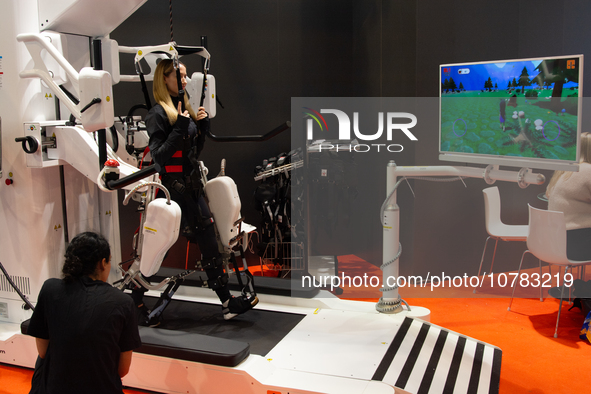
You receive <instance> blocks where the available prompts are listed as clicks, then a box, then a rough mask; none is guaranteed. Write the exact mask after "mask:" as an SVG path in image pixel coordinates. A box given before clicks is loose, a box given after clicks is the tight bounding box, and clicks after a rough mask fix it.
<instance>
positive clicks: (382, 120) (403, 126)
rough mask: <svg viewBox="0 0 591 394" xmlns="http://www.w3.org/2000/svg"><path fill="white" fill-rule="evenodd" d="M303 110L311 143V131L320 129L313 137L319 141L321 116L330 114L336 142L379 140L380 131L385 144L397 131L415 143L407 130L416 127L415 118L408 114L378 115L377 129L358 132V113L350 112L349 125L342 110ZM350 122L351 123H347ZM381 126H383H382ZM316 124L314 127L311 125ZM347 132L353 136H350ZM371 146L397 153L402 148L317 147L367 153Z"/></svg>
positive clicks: (322, 127) (324, 127)
mask: <svg viewBox="0 0 591 394" xmlns="http://www.w3.org/2000/svg"><path fill="white" fill-rule="evenodd" d="M303 108H304V110H305V111H304V118H306V136H307V139H308V141H312V140H314V137H315V134H314V128H316V129H319V130H320V135H319V134H316V138H322V134H323V132H324V133H325V132H327V131H328V124H327V122H326V119H325V117H324V116H323V115H322V114H331V115H334V116H336V120H337V122H338V132H339V141H343V142H351V137H352V135H353V139H357V140H361V141H375V140H377V139H379V138H381V137H382V135H383V134H384V129H385V131H386V138H387V140H388V141H392V137H393V135H394V133H395V132H399V131H401V132H402V133H404V135H406V137H408V139H409V140H411V141H417V140H418V139H417V137H416V136H415V135H414V134H413V133H412V132H411V131H410V130H409V129H411V128H413V127H414V126H416V124H417V117H416V116H415V115H413V114H411V113H408V112H386V113H384V112H378V113H377V117H378V126H377V131H375V132H374V131H373V130H372V131H371V133H368V130H363V133H362V130H361V128H360V126H359V123H360V122H359V118H360V116H359V112H353V122H351V118H350V117H349V115H347V114H346V113H345V112H344V111H341V110H338V109H321V110H320V112H318V111H316V110H314V109H312V108H309V107H303ZM404 119H406V120H407V122H402V120H404ZM351 123H352V124H351ZM384 124H385V126H384ZM315 125H316V126H315ZM351 131H352V132H353V133H351ZM372 147H375V148H377V151H378V152H379V151H380V147H385V148H386V149H387V150H388V151H389V152H401V151H402V149H403V147H402V145H400V144H390V145H386V144H370V145H368V144H359V143H358V144H356V145H348V147H347V145H345V146H343V145H338V146H334V145H333V144H331V143H326V142H324V143H322V144H321V146H320V147H319V148H320V150H322V149H337V150H348V151H350V152H352V151H355V152H369V151H370V150H372Z"/></svg>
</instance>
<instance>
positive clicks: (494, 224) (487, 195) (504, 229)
mask: <svg viewBox="0 0 591 394" xmlns="http://www.w3.org/2000/svg"><path fill="white" fill-rule="evenodd" d="M482 193H483V194H484V221H485V224H486V232H487V233H488V238H487V239H486V242H485V243H484V250H483V251H482V258H481V259H480V267H479V268H478V276H480V272H481V271H482V263H483V262H484V255H485V254H486V248H487V246H488V241H489V240H490V239H494V240H495V249H494V251H493V257H492V261H491V263H490V271H489V273H491V272H492V269H493V264H494V263H495V255H496V253H497V244H498V243H499V240H501V241H521V242H525V241H526V240H527V228H528V226H527V225H510V224H505V223H503V222H502V221H501V196H500V195H499V188H498V187H496V186H494V187H489V188H487V189H484V190H483V191H482ZM474 293H476V290H474Z"/></svg>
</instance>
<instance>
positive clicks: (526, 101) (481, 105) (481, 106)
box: [441, 88, 578, 161]
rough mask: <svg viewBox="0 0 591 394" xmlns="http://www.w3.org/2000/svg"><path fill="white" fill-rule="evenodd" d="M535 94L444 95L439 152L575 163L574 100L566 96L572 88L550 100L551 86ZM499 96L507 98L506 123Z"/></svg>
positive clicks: (575, 119)
mask: <svg viewBox="0 0 591 394" xmlns="http://www.w3.org/2000/svg"><path fill="white" fill-rule="evenodd" d="M525 92H526V94H527V92H528V90H526V91H525ZM535 93H537V97H532V96H535ZM535 93H534V91H533V90H532V92H530V93H529V94H527V96H529V97H526V95H524V94H523V93H521V90H519V91H517V90H514V91H512V92H510V93H509V92H507V91H505V90H500V91H496V92H495V91H493V92H486V91H485V92H481V91H463V92H460V93H447V94H446V93H443V94H442V97H441V150H442V151H447V152H463V153H477V154H486V155H495V156H521V157H528V158H529V157H533V158H536V157H537V158H546V159H556V160H569V161H575V160H576V137H577V136H576V131H577V100H578V99H577V98H576V97H568V96H569V95H573V94H576V91H573V90H571V89H567V88H565V89H563V91H562V98H551V97H550V96H551V95H552V90H551V89H536V90H535ZM513 95H516V97H512V96H513ZM501 99H508V100H509V101H506V108H505V122H504V124H502V123H501V122H500V119H499V115H500V101H501ZM503 126H504V130H503Z"/></svg>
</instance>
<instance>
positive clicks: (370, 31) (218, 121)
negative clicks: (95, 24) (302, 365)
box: [111, 0, 591, 275]
mask: <svg viewBox="0 0 591 394" xmlns="http://www.w3.org/2000/svg"><path fill="white" fill-rule="evenodd" d="M168 12H169V10H168V2H165V1H157V0H149V1H148V2H147V3H146V4H145V5H143V6H142V7H141V8H140V9H139V10H138V11H137V12H136V13H135V14H133V15H132V16H131V17H130V18H129V19H127V20H126V21H125V23H123V24H122V25H121V26H120V27H119V28H117V29H116V30H115V31H114V32H113V33H112V34H111V38H113V39H115V40H117V41H118V42H119V44H120V45H127V46H136V45H138V46H139V45H156V44H163V43H166V42H168V41H169V40H170V28H169V13H168ZM590 16H591V2H588V1H585V0H568V1H566V0H497V1H494V2H493V1H490V0H446V1H440V0H390V1H386V0H382V1H380V0H361V1H343V0H322V1H318V0H316V1H312V0H306V1H295V0H250V1H244V0H241V1H238V0H230V1H188V0H174V1H173V18H174V39H175V41H177V43H179V44H182V45H199V42H200V39H199V37H200V36H202V35H206V36H207V37H208V43H209V50H210V52H211V54H212V65H211V70H210V72H211V73H212V74H213V75H215V77H216V82H217V93H218V97H219V98H220V100H221V101H222V103H223V104H224V106H225V109H221V108H218V115H217V117H216V118H214V119H213V120H212V127H213V132H214V134H219V135H249V134H262V133H264V132H266V131H268V130H270V129H272V128H274V127H275V126H278V125H279V124H281V123H283V122H285V121H286V120H288V119H289V118H290V99H291V97H360V96H361V97H380V96H382V97H436V96H438V92H439V74H438V70H439V69H438V66H439V65H440V64H444V63H459V62H469V61H485V60H497V59H498V60H501V59H516V58H523V57H541V56H556V55H570V54H579V53H582V54H584V55H589V56H591V53H590V51H591V47H590V45H589V44H590V43H591V27H589V26H588V23H586V22H587V20H588V18H589V17H590ZM589 56H588V58H591V57H589ZM123 59H125V58H123ZM132 62H133V60H132V57H131V56H129V60H128V62H127V63H126V64H125V65H124V64H122V72H126V73H133V67H132ZM188 66H189V72H192V71H196V70H197V68H198V65H197V64H195V65H192V64H191V63H189V64H188ZM590 72H591V68H590V67H587V69H586V72H585V80H590V79H589V78H590V77H591V76H589V73H590ZM150 89H151V87H150ZM114 92H115V97H116V103H115V104H116V112H117V113H118V114H125V113H126V112H127V110H128V109H129V108H130V107H131V106H132V105H133V104H137V103H141V102H143V98H142V94H141V89H140V87H139V84H138V85H136V84H129V83H120V84H119V85H117V86H115V87H114ZM405 149H408V150H409V151H407V152H405V154H404V155H398V156H397V155H396V154H392V157H390V158H387V159H386V161H387V160H396V161H397V164H398V165H406V166H408V165H449V163H443V162H440V161H439V160H438V130H437V128H434V129H433V130H432V133H431V134H429V135H421V136H419V142H418V143H416V144H414V145H408V147H407V146H405ZM289 150H290V138H289V135H288V134H287V133H284V134H283V135H280V136H278V137H276V138H274V139H272V140H270V141H267V142H263V143H244V144H222V143H215V142H212V141H209V142H208V143H207V145H206V149H205V151H204V153H203V154H202V157H201V159H202V160H204V161H205V162H206V164H207V166H208V167H209V168H210V171H211V173H212V174H217V172H218V171H219V161H220V160H221V158H223V157H225V158H226V159H227V161H228V168H227V173H228V175H230V176H232V177H233V178H234V179H235V180H236V182H237V183H238V186H239V192H240V195H241V198H242V201H243V215H244V216H245V218H246V221H247V222H251V223H253V224H256V223H257V221H258V217H259V216H258V215H259V214H258V212H256V211H255V210H254V209H253V208H252V194H253V191H254V189H255V188H256V182H254V180H253V177H252V174H253V172H252V171H253V168H254V166H255V165H257V164H259V163H260V162H261V161H262V160H263V159H265V158H267V157H270V156H274V155H276V154H278V153H280V152H284V151H289ZM401 160H402V161H401ZM386 161H385V162H384V166H383V167H384V168H380V169H377V171H376V172H375V173H372V174H371V175H368V177H367V178H370V179H371V180H373V181H375V182H380V183H384V182H385V181H384V179H385V163H386ZM458 165H461V164H458ZM540 172H542V173H544V174H545V175H547V176H550V175H551V172H549V171H540ZM367 178H366V180H367ZM465 183H466V186H467V187H466V188H465V187H464V185H463V184H462V183H461V182H454V183H431V182H423V181H411V185H412V186H413V189H414V192H415V195H416V197H413V195H412V193H411V192H410V191H409V189H408V187H405V186H403V187H401V189H400V192H399V193H398V204H399V205H400V208H401V242H402V243H403V247H404V253H403V256H402V258H401V272H402V273H403V274H411V273H412V274H423V275H424V274H426V272H428V271H431V273H432V274H433V271H432V267H433V266H435V267H437V268H440V269H441V270H443V271H445V272H446V274H447V273H450V274H463V273H464V272H466V273H468V274H476V271H477V270H478V263H479V261H480V253H481V250H482V247H483V245H484V240H485V238H486V232H485V229H484V208H483V197H482V192H481V190H482V189H484V188H485V187H488V185H487V184H486V183H485V182H484V181H483V180H480V179H468V180H466V182H465ZM496 185H497V186H499V188H500V191H501V199H502V205H503V220H504V221H505V222H506V223H509V224H525V223H527V203H531V204H532V205H536V206H539V207H544V206H545V204H544V203H542V202H541V201H539V200H538V199H537V198H536V196H537V195H538V194H539V193H541V192H543V191H544V188H545V186H530V187H529V188H527V189H520V188H519V187H518V186H517V185H516V184H514V183H506V182H498V183H497V184H496ZM384 194H385V185H384ZM378 208H379V206H378V207H376V208H375V209H378ZM372 210H373V208H371V207H360V211H367V214H368V215H369V214H371V215H373V214H374V213H373V211H372ZM132 220H135V219H132ZM380 228H381V226H380V224H379V222H378V223H376V225H375V226H372V227H371V228H369V229H368V232H367V237H368V239H360V240H359V242H358V245H357V247H358V251H357V254H358V255H360V256H362V257H364V258H366V259H368V260H370V261H372V262H379V261H381V257H380V256H381V250H376V248H374V247H368V245H369V244H370V240H369V239H370V238H377V239H381V231H380ZM124 245H125V241H124ZM523 248H524V244H523V243H521V244H519V243H515V244H504V245H501V246H500V247H499V250H498V251H497V263H496V267H495V271H497V272H498V271H501V270H504V271H506V270H513V269H516V267H517V265H518V260H519V258H520V255H521V251H522V250H523ZM532 264H533V263H532ZM486 268H487V270H488V267H486Z"/></svg>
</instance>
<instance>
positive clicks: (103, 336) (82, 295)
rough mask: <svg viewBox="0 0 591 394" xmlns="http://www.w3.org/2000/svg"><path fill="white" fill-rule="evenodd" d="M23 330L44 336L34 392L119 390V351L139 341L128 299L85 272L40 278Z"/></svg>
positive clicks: (115, 391)
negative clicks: (70, 277) (45, 346)
mask: <svg viewBox="0 0 591 394" xmlns="http://www.w3.org/2000/svg"><path fill="white" fill-rule="evenodd" d="M27 334H29V335H31V336H34V337H37V338H42V339H49V347H48V349H47V355H46V357H45V359H44V360H39V362H38V365H37V366H36V371H35V375H37V376H34V377H33V382H32V389H31V392H35V393H37V392H39V393H59V394H67V393H76V394H78V393H85V394H91V393H97V394H99V393H100V394H106V393H118V394H121V393H122V392H123V391H122V384H121V378H120V377H119V372H118V367H119V357H120V354H121V352H126V351H129V350H133V349H136V348H138V347H139V346H140V345H141V340H140V336H139V332H138V324H137V315H136V313H135V306H134V303H133V300H132V299H131V297H129V296H128V295H127V294H124V293H122V292H121V291H119V290H117V289H115V288H114V287H112V286H111V285H109V284H108V283H105V282H102V281H95V280H92V279H91V278H89V277H86V276H85V277H82V278H81V279H78V280H76V281H74V282H73V283H65V282H64V281H63V280H61V279H49V280H47V281H45V283H44V284H43V287H42V288H41V292H40V293H39V297H38V302H37V306H36V307H35V312H34V313H33V316H32V317H31V322H30V324H29V328H28V330H27ZM43 386H45V389H44V388H43Z"/></svg>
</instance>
